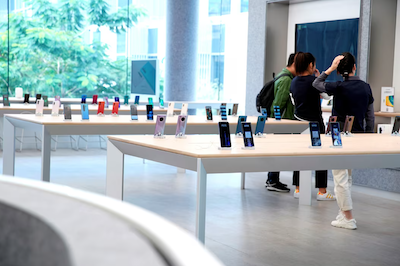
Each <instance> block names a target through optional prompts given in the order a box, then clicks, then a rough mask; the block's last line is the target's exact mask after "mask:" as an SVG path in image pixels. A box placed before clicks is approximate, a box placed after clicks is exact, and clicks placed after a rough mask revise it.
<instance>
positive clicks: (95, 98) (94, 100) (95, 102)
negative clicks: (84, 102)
mask: <svg viewBox="0 0 400 266" xmlns="http://www.w3.org/2000/svg"><path fill="white" fill-rule="evenodd" d="M97 97H98V95H97V94H94V95H93V98H92V104H97Z"/></svg>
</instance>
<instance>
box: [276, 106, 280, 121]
mask: <svg viewBox="0 0 400 266" xmlns="http://www.w3.org/2000/svg"><path fill="white" fill-rule="evenodd" d="M274 114H275V120H281V108H280V107H279V106H274Z"/></svg>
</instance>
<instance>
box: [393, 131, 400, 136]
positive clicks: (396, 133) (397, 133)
mask: <svg viewBox="0 0 400 266" xmlns="http://www.w3.org/2000/svg"><path fill="white" fill-rule="evenodd" d="M392 136H394V137H400V132H397V131H395V132H394V133H392Z"/></svg>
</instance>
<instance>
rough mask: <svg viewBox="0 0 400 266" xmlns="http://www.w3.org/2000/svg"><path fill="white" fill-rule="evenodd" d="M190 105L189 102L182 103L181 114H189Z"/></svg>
mask: <svg viewBox="0 0 400 266" xmlns="http://www.w3.org/2000/svg"><path fill="white" fill-rule="evenodd" d="M188 108H189V105H188V104H187V103H182V109H181V115H188Z"/></svg>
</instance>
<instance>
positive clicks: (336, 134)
mask: <svg viewBox="0 0 400 266" xmlns="http://www.w3.org/2000/svg"><path fill="white" fill-rule="evenodd" d="M331 129H332V144H333V146H335V147H341V146H342V139H341V137H340V126H339V123H338V122H334V123H331Z"/></svg>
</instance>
